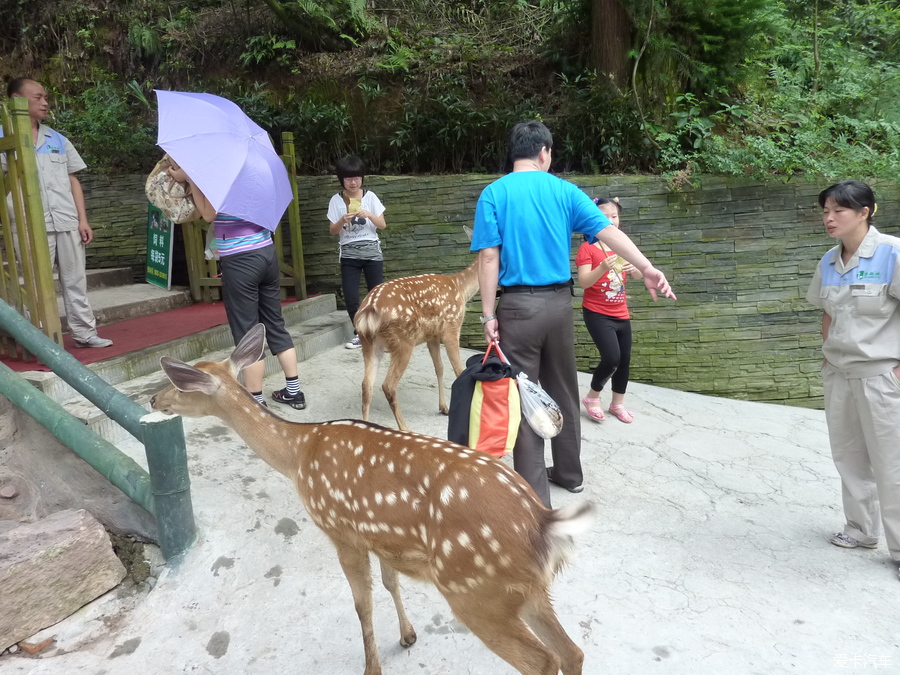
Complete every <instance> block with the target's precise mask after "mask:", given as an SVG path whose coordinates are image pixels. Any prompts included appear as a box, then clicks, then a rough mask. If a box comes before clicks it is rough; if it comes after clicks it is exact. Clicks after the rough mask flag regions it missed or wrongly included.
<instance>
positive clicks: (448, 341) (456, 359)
mask: <svg viewBox="0 0 900 675" xmlns="http://www.w3.org/2000/svg"><path fill="white" fill-rule="evenodd" d="M461 327H462V324H460V325H458V326H451V325H449V324H447V325H445V326H444V335H443V336H442V338H441V341H442V342H443V343H444V349H445V350H446V352H447V358H448V359H450V365H451V366H452V367H453V372H454V373H455V374H456V377H459V374H460V373H461V372H462V371H463V368H464V366H463V362H462V357H461V356H460V353H459V331H460V328H461Z"/></svg>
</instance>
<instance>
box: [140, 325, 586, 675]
mask: <svg viewBox="0 0 900 675" xmlns="http://www.w3.org/2000/svg"><path fill="white" fill-rule="evenodd" d="M264 336H265V328H264V327H263V326H262V325H261V324H260V325H257V326H256V327H254V328H253V329H252V330H251V331H250V332H249V333H248V334H247V335H246V337H244V339H243V340H241V342H240V344H239V345H238V346H237V347H236V348H235V350H234V352H232V354H231V356H230V357H229V358H228V359H226V360H225V361H221V362H218V363H216V362H210V361H204V362H201V363H198V364H197V365H196V366H190V365H188V364H186V363H182V362H181V361H178V360H176V359H173V358H169V357H165V356H164V357H162V359H160V362H161V365H162V367H163V369H164V370H165V372H166V375H167V376H168V377H169V380H170V381H171V382H172V386H170V387H167V388H166V389H164V390H163V391H161V392H160V393H158V394H156V396H154V397H153V399H152V400H151V404H152V406H153V408H154V409H156V410H160V411H163V412H167V413H174V414H181V415H187V416H194V417H200V416H204V415H212V416H214V417H218V418H219V419H221V420H222V421H223V422H224V423H225V424H227V425H229V426H230V427H231V428H233V429H234V430H235V431H236V432H237V433H238V435H239V436H241V438H243V439H244V441H246V443H247V445H249V446H250V448H251V449H252V450H253V451H254V452H255V453H256V454H257V455H259V456H260V457H261V458H262V459H263V460H264V461H265V462H267V463H268V464H269V465H270V466H271V467H272V468H274V469H275V470H277V471H279V472H281V473H283V474H284V475H285V476H287V477H288V478H289V479H290V480H291V481H293V482H294V485H295V486H296V488H297V492H298V493H299V494H300V499H301V500H302V501H303V505H304V506H305V507H306V510H307V511H308V513H309V516H310V518H311V520H312V521H313V522H314V523H315V524H316V525H317V526H318V527H319V528H320V529H321V530H322V531H323V532H324V533H325V534H326V535H327V536H328V538H329V539H330V540H331V542H332V543H333V544H334V547H335V549H337V556H338V561H339V562H340V565H341V567H342V568H343V571H344V575H345V576H346V577H347V580H348V581H349V582H350V589H351V591H352V593H353V600H354V603H355V605H356V612H357V614H358V616H359V622H360V624H361V625H362V636H363V648H364V651H365V659H366V665H365V671H364V675H379V674H380V673H381V663H380V660H379V657H378V649H377V646H376V643H375V636H374V633H373V627H372V579H371V573H370V570H369V553H374V554H375V555H376V556H377V557H378V559H379V561H380V563H381V579H382V582H383V583H384V586H385V588H386V589H387V590H388V592H389V593H390V594H391V597H392V598H393V600H394V606H395V607H396V610H397V616H398V618H399V621H400V644H401V645H403V646H405V647H407V646H409V645H412V644H413V643H414V642H415V641H416V632H415V630H414V629H413V627H412V624H410V622H409V619H408V618H407V616H406V611H405V609H404V607H403V601H402V599H401V596H400V588H399V583H398V573H403V574H405V575H408V576H410V577H412V578H413V579H418V580H421V581H425V582H430V583H433V584H434V585H435V586H436V587H437V588H438V590H439V591H440V592H441V593H442V594H443V596H444V597H445V598H446V599H447V602H448V603H449V604H450V608H451V609H452V611H453V613H454V615H455V616H456V618H457V619H458V620H459V621H460V622H461V623H463V624H464V625H465V626H467V627H468V628H469V629H470V630H471V631H472V633H474V634H475V635H476V636H477V637H479V638H480V639H481V640H482V641H483V642H484V644H485V645H486V646H487V647H488V649H490V650H491V651H493V652H494V653H495V654H497V655H498V656H499V657H500V658H502V659H504V660H505V661H507V662H508V663H510V664H511V665H512V666H513V667H514V668H516V669H517V670H518V671H519V672H520V673H523V674H525V675H556V673H558V672H559V670H560V669H562V672H563V673H564V674H565V675H578V674H580V673H581V672H582V664H583V661H584V654H583V653H582V651H581V649H579V648H578V646H576V645H575V643H574V642H572V640H571V639H570V638H569V636H568V635H567V634H566V632H565V630H564V629H563V627H562V626H561V625H560V623H559V621H558V620H557V618H556V614H555V612H554V611H553V607H552V605H551V602H550V596H549V592H548V587H549V585H550V583H551V582H552V580H553V578H554V577H555V575H556V573H557V572H558V571H559V569H560V568H561V567H562V566H563V565H564V564H565V562H566V560H567V559H568V558H569V556H570V555H571V553H572V549H573V540H572V535H574V534H577V533H579V532H581V531H583V530H584V529H586V528H587V527H588V525H589V523H590V521H591V517H592V511H593V507H592V505H591V504H590V503H582V504H579V505H576V506H573V507H569V508H566V509H560V510H556V511H551V510H549V509H547V508H545V507H544V506H543V504H541V502H540V500H539V499H538V498H537V496H536V495H535V494H534V492H533V491H532V489H531V488H530V487H529V486H528V484H527V483H526V482H525V481H524V480H522V479H521V478H520V477H519V475H518V474H516V473H515V472H514V471H512V470H511V469H510V468H509V467H507V466H506V465H505V464H504V463H503V462H501V461H499V460H497V459H495V458H494V457H491V456H490V455H487V454H485V453H482V452H478V451H476V450H470V449H468V448H465V447H463V446H460V445H456V444H454V443H450V442H449V441H445V440H441V439H438V438H432V437H430V436H424V435H422V434H416V433H410V432H405V431H395V430H392V429H387V428H384V427H380V426H377V425H375V424H371V423H368V422H361V421H355V420H337V421H333V422H322V423H318V424H304V423H299V422H289V421H287V420H285V419H283V418H281V417H279V416H278V415H276V414H274V413H273V412H271V411H270V410H269V409H268V408H265V407H263V406H261V405H259V404H257V403H256V401H255V400H254V399H253V396H252V395H251V394H250V392H249V391H248V390H247V389H245V388H244V387H243V386H242V385H240V384H239V383H238V381H237V380H236V379H235V374H236V373H238V372H240V371H241V370H242V369H243V368H245V367H246V366H248V365H250V364H253V363H255V362H256V361H257V359H259V358H260V356H261V354H262V351H263V346H264V345H263V342H264ZM529 626H530V628H531V630H529V628H528V627H529ZM532 631H534V632H532Z"/></svg>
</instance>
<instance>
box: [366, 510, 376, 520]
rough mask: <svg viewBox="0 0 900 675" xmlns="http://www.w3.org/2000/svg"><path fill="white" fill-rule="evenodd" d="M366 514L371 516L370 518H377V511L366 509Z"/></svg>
mask: <svg viewBox="0 0 900 675" xmlns="http://www.w3.org/2000/svg"><path fill="white" fill-rule="evenodd" d="M366 515H367V516H369V518H370V519H374V518H375V512H374V511H372V510H369V511H366Z"/></svg>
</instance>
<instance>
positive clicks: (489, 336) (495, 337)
mask: <svg viewBox="0 0 900 675" xmlns="http://www.w3.org/2000/svg"><path fill="white" fill-rule="evenodd" d="M484 338H485V340H487V343H488V344H491V342H497V343H499V342H500V324H499V323H497V319H491V320H490V321H488V322H487V323H485V324H484Z"/></svg>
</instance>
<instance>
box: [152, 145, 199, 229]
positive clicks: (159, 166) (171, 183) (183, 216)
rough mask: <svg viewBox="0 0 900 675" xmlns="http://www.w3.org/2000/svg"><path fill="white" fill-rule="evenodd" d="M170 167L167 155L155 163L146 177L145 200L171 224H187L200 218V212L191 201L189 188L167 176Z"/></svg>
mask: <svg viewBox="0 0 900 675" xmlns="http://www.w3.org/2000/svg"><path fill="white" fill-rule="evenodd" d="M171 165H172V162H171V160H170V159H169V156H168V155H163V158H162V159H161V160H159V161H158V162H157V163H156V166H155V167H154V168H153V171H151V172H150V175H149V176H148V177H147V185H146V186H145V191H146V192H147V199H149V200H150V203H151V204H153V206H155V207H156V208H158V209H159V210H160V211H162V212H163V213H164V214H166V216H167V217H168V218H170V219H171V220H172V222H173V223H187V222H190V221H192V220H197V219H198V218H200V212H199V211H197V207H196V205H195V204H194V200H193V199H191V195H190V186H189V185H185V184H184V183H179V182H178V181H176V180H175V179H174V178H172V177H171V176H170V175H169V174H168V169H169V167H170V166H171Z"/></svg>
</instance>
